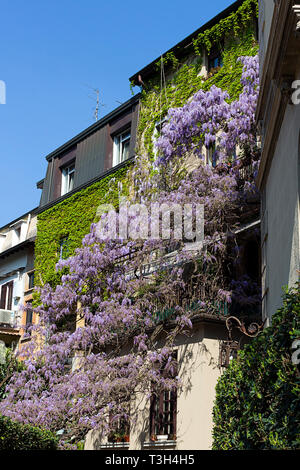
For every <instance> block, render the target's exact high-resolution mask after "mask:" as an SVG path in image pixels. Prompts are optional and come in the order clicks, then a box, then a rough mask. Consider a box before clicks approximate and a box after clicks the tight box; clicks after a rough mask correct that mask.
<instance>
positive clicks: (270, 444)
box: [213, 284, 300, 450]
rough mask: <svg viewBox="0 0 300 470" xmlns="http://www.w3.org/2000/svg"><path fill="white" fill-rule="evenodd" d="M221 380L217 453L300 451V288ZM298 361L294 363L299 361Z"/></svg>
mask: <svg viewBox="0 0 300 470" xmlns="http://www.w3.org/2000/svg"><path fill="white" fill-rule="evenodd" d="M283 300H284V301H283V306H282V308H280V309H279V310H278V311H277V312H276V313H275V315H274V316H273V317H272V326H270V327H268V328H266V329H265V330H264V331H263V332H262V333H261V334H260V335H259V336H258V337H257V338H255V339H254V340H253V341H252V342H251V344H249V345H247V346H246V347H245V349H244V350H243V351H241V352H240V353H239V355H238V358H237V359H236V360H233V361H232V362H231V364H230V366H229V367H228V369H227V370H226V371H225V373H224V374H223V375H222V377H221V378H220V379H219V381H218V384H217V387H216V400H215V406H214V410H213V417H214V430H213V438H214V443H213V449H215V450H239V449H285V450H291V449H299V448H300V379H299V375H300V374H299V365H298V366H297V365H296V364H294V363H293V361H292V357H291V356H292V353H293V350H292V344H293V342H294V340H295V339H297V338H299V337H300V331H299V330H300V284H299V285H298V287H297V288H295V289H292V290H286V292H285V295H284V299H283ZM294 362H295V361H294Z"/></svg>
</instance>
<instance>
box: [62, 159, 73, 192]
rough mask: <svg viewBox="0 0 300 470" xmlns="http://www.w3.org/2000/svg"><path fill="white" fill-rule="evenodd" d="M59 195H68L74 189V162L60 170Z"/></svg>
mask: <svg viewBox="0 0 300 470" xmlns="http://www.w3.org/2000/svg"><path fill="white" fill-rule="evenodd" d="M61 173H62V184H61V195H62V196H63V195H64V194H67V193H69V192H70V191H72V189H73V188H74V178H75V162H73V163H72V164H71V165H69V166H66V167H64V168H62V171H61Z"/></svg>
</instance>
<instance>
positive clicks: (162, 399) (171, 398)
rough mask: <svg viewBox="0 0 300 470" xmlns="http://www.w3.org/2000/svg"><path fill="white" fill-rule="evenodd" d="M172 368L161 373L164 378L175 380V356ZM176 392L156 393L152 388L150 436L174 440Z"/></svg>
mask: <svg viewBox="0 0 300 470" xmlns="http://www.w3.org/2000/svg"><path fill="white" fill-rule="evenodd" d="M172 362H173V367H170V369H169V370H168V371H163V372H162V373H163V374H164V375H165V376H166V377H172V378H175V377H176V375H177V355H176V354H174V360H173V361H172ZM176 415H177V390H176V389H172V390H160V391H159V392H158V393H157V391H156V390H155V386H154V385H153V386H152V395H151V401H150V436H151V439H152V440H153V438H154V436H155V437H157V436H158V435H164V436H168V439H169V440H175V439H176Z"/></svg>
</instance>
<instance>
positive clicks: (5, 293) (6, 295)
mask: <svg viewBox="0 0 300 470" xmlns="http://www.w3.org/2000/svg"><path fill="white" fill-rule="evenodd" d="M13 288H14V281H10V282H8V283H7V284H4V285H3V286H2V287H1V296H0V308H1V309H3V310H11V309H12V298H13Z"/></svg>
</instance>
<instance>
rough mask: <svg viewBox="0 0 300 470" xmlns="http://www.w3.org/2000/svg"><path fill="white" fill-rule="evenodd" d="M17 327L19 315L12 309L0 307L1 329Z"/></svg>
mask: <svg viewBox="0 0 300 470" xmlns="http://www.w3.org/2000/svg"><path fill="white" fill-rule="evenodd" d="M4 328H7V329H17V328H18V327H17V316H16V314H15V312H13V311H12V310H3V309H0V329H1V330H3V329H4Z"/></svg>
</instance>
